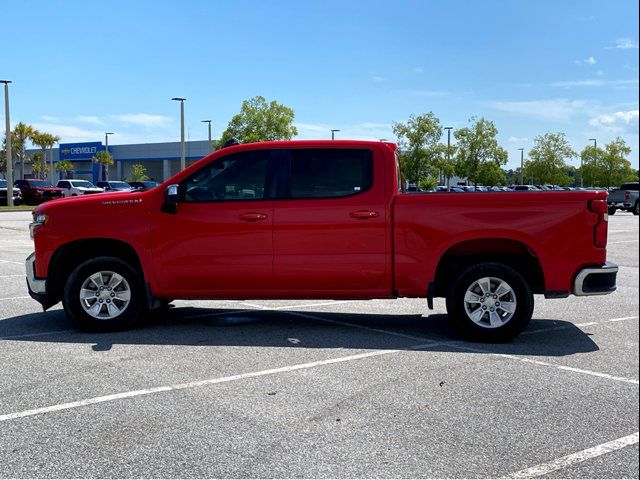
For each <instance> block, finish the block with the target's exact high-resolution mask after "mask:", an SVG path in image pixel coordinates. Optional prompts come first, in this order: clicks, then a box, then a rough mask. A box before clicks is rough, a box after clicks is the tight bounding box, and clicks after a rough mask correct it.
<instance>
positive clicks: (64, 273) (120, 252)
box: [47, 238, 145, 301]
mask: <svg viewBox="0 0 640 480" xmlns="http://www.w3.org/2000/svg"><path fill="white" fill-rule="evenodd" d="M105 256H108V257H115V258H119V259H121V260H123V261H124V262H126V263H127V264H128V265H129V266H130V267H131V268H133V269H134V270H135V271H136V272H137V273H138V274H139V275H140V278H141V280H142V281H143V283H144V278H145V276H144V270H143V268H142V262H141V260H140V256H139V255H138V252H137V251H136V249H135V248H134V247H133V246H131V245H130V244H128V243H127V242H124V241H122V240H117V239H114V238H89V239H82V240H74V241H72V242H69V243H66V244H64V245H61V246H60V247H58V249H57V250H56V251H55V252H54V253H53V255H52V256H51V260H50V261H49V267H48V273H47V291H48V292H51V295H52V298H55V299H56V300H58V301H59V300H60V299H61V298H62V294H63V290H64V286H65V283H66V280H67V278H69V275H70V274H71V272H72V271H73V270H74V269H75V268H76V267H77V266H78V265H80V264H82V263H84V262H85V261H87V260H89V259H91V258H94V257H105Z"/></svg>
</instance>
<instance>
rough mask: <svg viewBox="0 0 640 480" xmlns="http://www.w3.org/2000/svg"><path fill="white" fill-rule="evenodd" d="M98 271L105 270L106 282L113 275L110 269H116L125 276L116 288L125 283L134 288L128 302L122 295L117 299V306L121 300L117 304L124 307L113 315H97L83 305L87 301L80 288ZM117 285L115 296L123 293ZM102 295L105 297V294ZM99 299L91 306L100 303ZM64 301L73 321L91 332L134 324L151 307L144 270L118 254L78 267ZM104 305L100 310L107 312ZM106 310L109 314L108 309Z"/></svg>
mask: <svg viewBox="0 0 640 480" xmlns="http://www.w3.org/2000/svg"><path fill="white" fill-rule="evenodd" d="M98 272H105V275H101V280H102V281H103V282H110V279H111V277H112V275H111V276H110V273H115V274H117V275H119V276H121V277H122V278H123V279H124V280H125V282H121V284H120V286H118V287H116V289H117V288H120V289H124V286H125V285H126V287H128V291H129V292H130V299H129V301H128V304H125V302H124V301H121V300H119V299H118V298H116V299H114V306H116V302H118V305H119V308H118V307H117V308H118V309H120V310H121V311H120V313H118V314H117V315H116V316H113V317H111V318H96V317H94V316H92V315H90V314H89V313H88V312H87V311H86V310H85V307H83V301H82V300H81V298H80V292H81V290H82V288H83V284H85V282H86V281H88V279H89V277H91V276H92V275H94V274H97V273H98ZM86 286H87V287H91V286H95V284H93V283H90V284H89V285H86ZM106 288H108V286H105V289H106ZM116 289H114V292H113V295H112V296H115V295H116V294H117V293H121V292H115V290H116ZM85 290H86V289H85ZM95 291H96V297H98V296H99V291H98V290H97V289H96V290H95ZM105 294H106V292H105ZM106 295H109V294H106ZM100 298H101V299H102V297H100ZM97 301H98V300H97V299H96V300H95V302H97ZM107 301H108V302H111V299H110V298H107V299H105V300H103V302H107ZM95 302H94V303H93V304H92V305H91V306H95V305H97V304H96V303H95ZM103 302H100V303H103ZM62 305H63V306H64V310H65V312H66V313H67V315H68V316H69V318H70V319H71V321H73V323H75V324H76V325H77V326H78V328H80V329H81V330H84V331H90V332H109V331H114V330H123V329H126V328H130V327H131V326H133V325H134V323H135V322H137V321H138V320H139V319H140V318H141V317H142V315H143V314H144V313H145V310H146V309H147V301H146V294H145V289H144V284H143V281H142V279H141V277H140V274H139V273H138V272H136V271H135V270H134V269H133V268H131V267H130V266H129V265H127V264H126V263H125V262H124V261H122V260H120V259H119V258H115V257H96V258H93V259H91V260H88V261H86V262H84V263H82V264H80V265H79V266H78V267H76V268H75V269H74V270H73V272H72V273H71V275H70V276H69V278H68V279H67V283H66V284H65V287H64V294H63V297H62ZM104 307H105V308H103V307H102V306H100V307H99V308H100V309H101V310H100V312H105V310H106V307H107V305H106V304H105V305H104ZM87 308H89V307H87ZM103 314H104V315H108V314H107V313H106V312H105V313H103Z"/></svg>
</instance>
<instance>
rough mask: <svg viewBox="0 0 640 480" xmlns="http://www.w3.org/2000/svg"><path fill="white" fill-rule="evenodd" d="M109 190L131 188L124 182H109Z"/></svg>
mask: <svg viewBox="0 0 640 480" xmlns="http://www.w3.org/2000/svg"><path fill="white" fill-rule="evenodd" d="M109 185H111V188H131V185H129V184H128V183H125V182H109Z"/></svg>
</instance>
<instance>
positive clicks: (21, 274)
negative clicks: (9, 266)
mask: <svg viewBox="0 0 640 480" xmlns="http://www.w3.org/2000/svg"><path fill="white" fill-rule="evenodd" d="M24 276H25V275H24V273H19V274H16V275H0V278H10V277H24Z"/></svg>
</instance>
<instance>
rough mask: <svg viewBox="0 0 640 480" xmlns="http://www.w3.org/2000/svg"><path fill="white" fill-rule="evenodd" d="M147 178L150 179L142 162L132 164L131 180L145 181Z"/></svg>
mask: <svg viewBox="0 0 640 480" xmlns="http://www.w3.org/2000/svg"><path fill="white" fill-rule="evenodd" d="M145 180H149V177H148V176H147V169H146V168H145V166H144V165H142V164H141V163H134V164H133V165H131V178H130V180H129V181H131V182H144V181H145Z"/></svg>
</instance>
